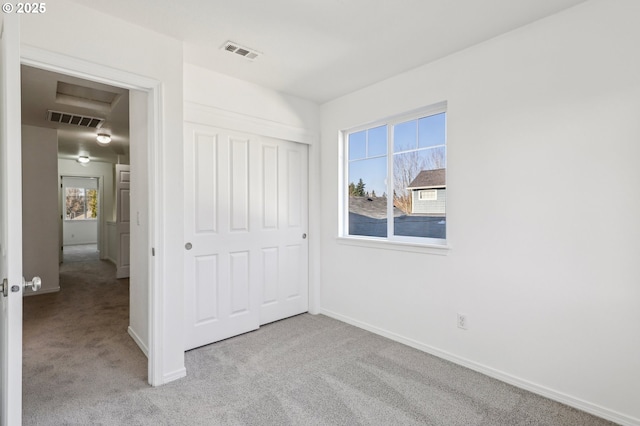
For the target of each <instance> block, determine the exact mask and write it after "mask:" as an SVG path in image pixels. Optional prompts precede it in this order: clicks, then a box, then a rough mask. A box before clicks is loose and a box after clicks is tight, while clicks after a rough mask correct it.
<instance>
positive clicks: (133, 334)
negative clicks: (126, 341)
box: [127, 326, 149, 358]
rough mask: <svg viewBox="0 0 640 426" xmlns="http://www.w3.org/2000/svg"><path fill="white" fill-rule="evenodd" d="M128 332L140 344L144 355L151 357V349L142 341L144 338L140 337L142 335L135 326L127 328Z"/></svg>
mask: <svg viewBox="0 0 640 426" xmlns="http://www.w3.org/2000/svg"><path fill="white" fill-rule="evenodd" d="M127 332H128V333H129V336H131V338H132V339H133V341H134V342H136V345H138V347H139V348H140V350H141V351H142V353H143V354H144V356H146V357H147V358H149V349H148V348H147V345H145V344H144V342H143V341H142V339H141V338H140V336H138V333H136V332H135V331H134V330H133V328H131V326H129V327H128V328H127Z"/></svg>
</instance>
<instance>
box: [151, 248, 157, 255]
mask: <svg viewBox="0 0 640 426" xmlns="http://www.w3.org/2000/svg"><path fill="white" fill-rule="evenodd" d="M155 255H156V249H155V248H153V247H151V256H155Z"/></svg>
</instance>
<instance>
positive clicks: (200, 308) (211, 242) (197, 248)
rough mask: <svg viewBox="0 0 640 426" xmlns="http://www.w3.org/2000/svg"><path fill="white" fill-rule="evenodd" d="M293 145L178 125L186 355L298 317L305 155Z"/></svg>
mask: <svg viewBox="0 0 640 426" xmlns="http://www.w3.org/2000/svg"><path fill="white" fill-rule="evenodd" d="M297 145H298V144H294V143H291V142H285V141H278V140H273V139H266V138H261V137H258V136H255V135H248V134H242V133H240V132H235V131H228V130H224V129H217V128H214V127H209V126H203V125H195V124H185V187H186V188H187V191H186V193H185V207H186V210H185V332H186V339H185V341H186V349H191V348H195V347H198V346H202V345H206V344H208V343H212V342H216V341H219V340H222V339H226V338H228V337H232V336H235V335H238V334H242V333H245V332H247V331H251V330H255V329H257V328H258V327H259V326H260V324H264V323H265V322H270V321H275V320H276V319H281V318H285V317H287V316H290V315H295V314H298V313H302V312H306V311H307V309H308V296H307V293H308V290H307V288H308V279H307V264H308V259H307V257H308V255H307V240H306V239H305V238H303V234H304V233H305V232H306V224H307V216H308V212H307V207H306V206H307V201H306V200H307V196H306V187H307V184H306V182H307V159H306V156H307V155H306V150H307V148H306V146H303V145H300V146H297ZM289 191H294V192H295V194H294V195H291V196H290V195H289ZM293 235H295V237H293ZM294 238H295V239H296V241H293V239H294ZM301 288H302V289H301Z"/></svg>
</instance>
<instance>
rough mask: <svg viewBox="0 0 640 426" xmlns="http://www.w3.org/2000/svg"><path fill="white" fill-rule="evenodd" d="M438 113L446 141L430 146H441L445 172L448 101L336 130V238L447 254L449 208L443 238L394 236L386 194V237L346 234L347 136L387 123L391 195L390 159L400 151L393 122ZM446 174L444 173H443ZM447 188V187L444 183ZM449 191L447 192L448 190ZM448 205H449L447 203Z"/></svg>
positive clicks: (389, 190)
mask: <svg viewBox="0 0 640 426" xmlns="http://www.w3.org/2000/svg"><path fill="white" fill-rule="evenodd" d="M440 113H445V114H446V120H445V129H444V132H445V143H444V145H437V146H434V147H430V148H437V147H442V148H444V152H445V166H444V167H445V170H447V171H448V155H447V151H448V134H447V133H448V132H447V127H448V110H447V102H446V101H444V102H439V103H436V104H433V105H429V106H426V107H423V108H419V109H416V110H412V111H409V112H405V113H402V114H398V115H394V116H390V117H387V118H385V119H381V120H376V121H372V122H369V123H367V124H363V125H359V126H354V127H350V128H348V129H345V130H342V131H340V132H339V150H340V151H339V162H340V166H339V170H340V179H339V185H340V188H339V197H340V202H339V203H338V204H339V209H340V211H339V218H340V220H339V230H338V232H339V235H338V241H339V242H341V243H346V244H351V245H358V246H373V247H383V248H391V249H400V250H408V251H418V252H425V251H426V252H430V253H435V254H446V252H447V251H448V250H449V249H450V245H449V241H450V238H449V226H448V225H449V221H448V213H449V208H447V215H445V218H446V219H445V220H447V223H446V226H447V230H446V238H443V239H442V238H429V237H413V236H403V235H395V234H394V233H393V230H394V220H393V217H394V216H393V195H391V196H389V195H387V236H386V237H375V236H367V235H350V234H349V190H348V180H349V162H350V160H349V142H348V141H349V135H350V134H353V133H357V132H361V131H363V130H370V129H374V128H376V127H380V126H385V125H386V126H387V154H386V156H387V175H386V179H385V180H386V193H387V194H393V159H394V154H399V153H400V152H402V151H399V152H397V153H396V152H394V150H393V143H394V139H393V138H394V135H393V129H394V127H395V126H396V125H398V124H401V123H404V122H407V121H411V120H418V119H421V118H424V117H429V116H432V115H437V114H440ZM445 173H446V172H445ZM447 189H449V187H448V185H447ZM447 192H449V191H447ZM447 207H448V205H447Z"/></svg>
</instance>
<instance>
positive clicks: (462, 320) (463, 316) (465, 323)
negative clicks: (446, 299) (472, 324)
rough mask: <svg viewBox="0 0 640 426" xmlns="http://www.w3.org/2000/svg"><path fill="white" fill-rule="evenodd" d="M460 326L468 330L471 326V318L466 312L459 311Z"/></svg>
mask: <svg viewBox="0 0 640 426" xmlns="http://www.w3.org/2000/svg"><path fill="white" fill-rule="evenodd" d="M458 328H461V329H463V330H466V329H468V328H469V320H468V319H467V315H466V314H461V313H458Z"/></svg>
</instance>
